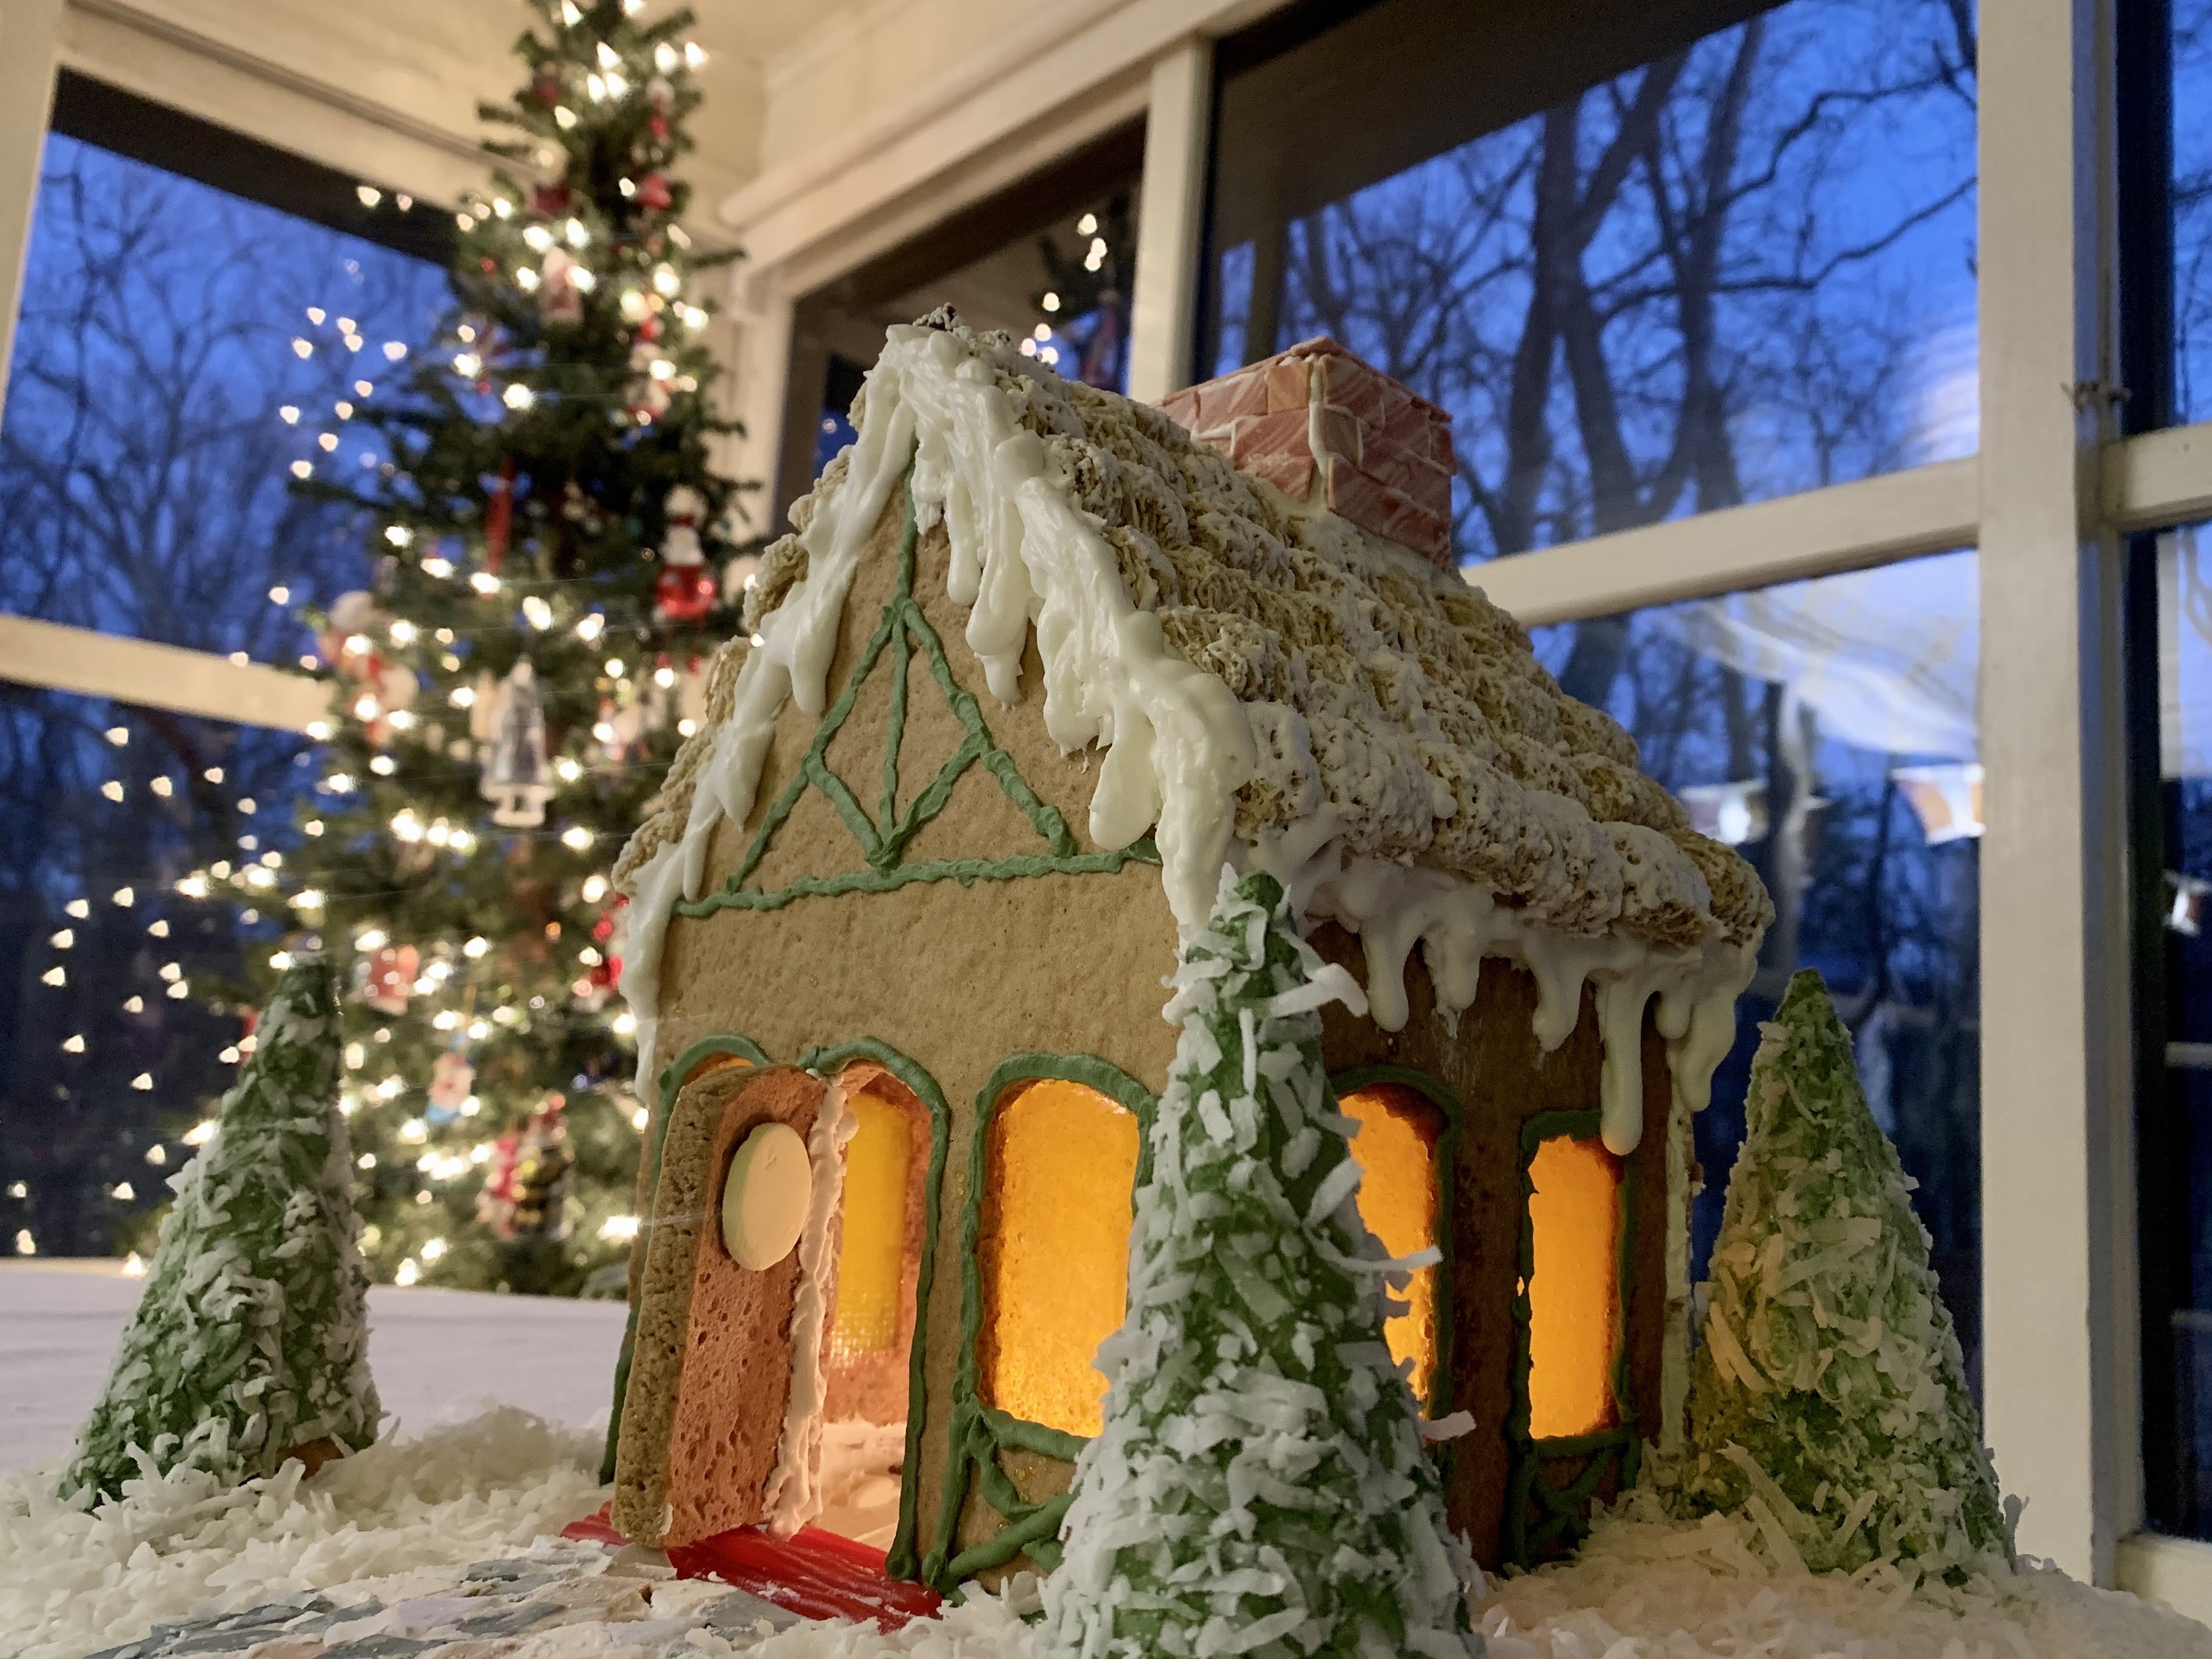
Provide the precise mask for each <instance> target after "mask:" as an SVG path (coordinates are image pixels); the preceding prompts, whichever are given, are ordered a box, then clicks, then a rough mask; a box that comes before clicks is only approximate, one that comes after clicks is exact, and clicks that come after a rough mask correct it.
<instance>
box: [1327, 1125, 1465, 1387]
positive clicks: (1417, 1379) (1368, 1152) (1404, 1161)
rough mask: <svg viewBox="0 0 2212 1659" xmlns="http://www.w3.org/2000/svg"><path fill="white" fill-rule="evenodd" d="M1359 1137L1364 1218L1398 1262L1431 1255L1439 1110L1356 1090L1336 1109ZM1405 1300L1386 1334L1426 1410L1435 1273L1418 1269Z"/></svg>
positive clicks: (1355, 1143)
mask: <svg viewBox="0 0 2212 1659" xmlns="http://www.w3.org/2000/svg"><path fill="white" fill-rule="evenodd" d="M1339 1105H1340V1106H1341V1107H1342V1108H1343V1110H1344V1115H1346V1117H1348V1118H1352V1119H1353V1120H1354V1121H1357V1122H1358V1125H1359V1129H1358V1133H1355V1134H1354V1135H1353V1136H1352V1158H1353V1159H1354V1160H1355V1161H1356V1162H1357V1163H1358V1165H1359V1170H1360V1179H1359V1218H1360V1219H1361V1220H1362V1221H1364V1222H1365V1223H1366V1224H1367V1230H1368V1231H1370V1232H1371V1233H1373V1234H1374V1235H1375V1237H1377V1238H1379V1239H1381V1240H1382V1241H1383V1249H1386V1250H1388V1251H1389V1253H1390V1254H1391V1255H1394V1256H1407V1255H1413V1254H1414V1253H1415V1252H1416V1251H1419V1250H1425V1249H1430V1248H1431V1246H1433V1245H1434V1244H1435V1243H1436V1242H1437V1138H1438V1136H1439V1135H1440V1134H1441V1133H1443V1123H1442V1122H1441V1121H1440V1117H1439V1114H1438V1113H1437V1109H1436V1108H1435V1107H1433V1106H1431V1105H1430V1104H1429V1103H1428V1102H1426V1101H1425V1100H1423V1099H1422V1098H1421V1097H1420V1096H1419V1095H1418V1094H1416V1093H1415V1092H1414V1091H1413V1090H1411V1089H1408V1088H1405V1087H1403V1086H1402V1085H1396V1084H1374V1085H1369V1086H1368V1087H1366V1088H1364V1089H1355V1090H1354V1091H1352V1092H1351V1093H1350V1094H1347V1095H1346V1096H1344V1097H1342V1099H1341V1100H1340V1102H1339ZM1409 1279H1410V1281H1411V1282H1410V1283H1409V1284H1408V1285H1407V1287H1406V1290H1405V1291H1403V1292H1402V1293H1400V1292H1396V1291H1393V1292H1392V1294H1393V1295H1394V1296H1395V1297H1397V1299H1398V1300H1400V1301H1401V1302H1403V1303H1405V1304H1406V1311H1405V1312H1404V1313H1401V1314H1399V1315H1397V1316H1395V1317H1393V1318H1392V1319H1391V1320H1390V1322H1389V1323H1388V1324H1387V1325H1385V1326H1384V1327H1383V1336H1384V1339H1385V1340H1388V1341H1389V1345H1390V1357H1391V1358H1393V1359H1395V1360H1398V1361H1399V1362H1401V1364H1402V1363H1405V1362H1407V1361H1410V1362H1411V1363H1412V1364H1413V1376H1412V1378H1411V1382H1412V1385H1413V1398H1414V1399H1416V1400H1418V1401H1421V1402H1422V1403H1423V1405H1424V1406H1425V1405H1426V1404H1427V1402H1428V1399H1429V1391H1430V1389H1431V1386H1432V1385H1433V1383H1434V1381H1435V1377H1436V1368H1437V1270H1436V1269H1435V1268H1434V1267H1417V1268H1415V1269H1414V1270H1413V1273H1411V1274H1410V1275H1409Z"/></svg>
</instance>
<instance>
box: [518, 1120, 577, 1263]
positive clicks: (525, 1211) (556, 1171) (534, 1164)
mask: <svg viewBox="0 0 2212 1659" xmlns="http://www.w3.org/2000/svg"><path fill="white" fill-rule="evenodd" d="M567 1105H568V1098H567V1097H566V1096H564V1095H562V1093H561V1092H560V1091H558V1090H552V1091H548V1092H547V1094H546V1096H545V1098H544V1100H543V1101H542V1102H540V1103H539V1104H538V1109H537V1110H536V1111H535V1112H533V1113H532V1114H531V1115H530V1129H529V1132H528V1133H526V1134H525V1135H524V1136H523V1138H522V1150H521V1154H520V1157H519V1158H517V1159H516V1161H515V1166H514V1209H513V1217H512V1221H511V1225H512V1227H513V1234H514V1236H515V1237H518V1238H544V1239H552V1240H559V1239H563V1238H566V1237H568V1171H569V1170H571V1169H573V1168H574V1167H575V1163H576V1155H575V1153H574V1151H573V1150H572V1149H571V1148H570V1147H569V1145H568V1121H567V1119H566V1117H565V1116H564V1115H563V1113H564V1109H565V1108H566V1107H567Z"/></svg>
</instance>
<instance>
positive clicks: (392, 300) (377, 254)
mask: <svg viewBox="0 0 2212 1659" xmlns="http://www.w3.org/2000/svg"><path fill="white" fill-rule="evenodd" d="M45 166H46V171H45V175H44V177H43V179H41V181H40V190H39V198H38V204H37V208H36V213H35V218H34V222H33V228H32V234H31V241H30V248H29V254H28V262H27V269H26V270H25V274H24V289H23V308H22V316H21V323H20V325H19V326H18V328H17V330H16V334H15V359H14V364H13V368H12V370H11V372H10V374H9V383H8V388H7V392H8V396H7V403H6V408H5V415H4V421H0V501H6V502H7V503H8V510H7V512H6V513H5V514H4V516H0V610H5V611H11V612H14V613H15V614H17V615H19V616H29V617H40V618H43V619H44V620H46V621H49V622H58V623H71V624H73V625H75V626H76V627H80V628H91V629H99V630H100V631H101V632H103V633H109V634H126V635H133V636H135V637H137V638H140V639H148V640H158V641H162V642H163V643H165V644H170V645H179V646H186V647H192V648H194V649H197V650H203V651H215V652H222V653H235V652H243V653H246V655H247V656H248V657H250V658H252V659H257V660H260V661H268V662H277V661H282V662H289V661H290V660H291V659H294V658H295V657H296V656H298V655H299V654H301V652H303V651H304V650H306V649H307V643H308V642H307V631H306V629H304V627H303V626H302V625H301V622H300V621H299V619H298V616H297V608H298V607H299V606H300V605H304V604H308V603H316V604H320V605H328V604H329V603H330V602H331V600H332V599H335V598H336V597H337V595H338V594H339V593H340V592H344V591H346V590H347V589H349V588H354V587H358V586H362V582H363V580H364V579H365V577H366V575H367V570H366V567H365V565H364V562H363V560H362V538H361V536H360V534H359V532H358V530H357V528H356V526H354V524H353V521H352V517H351V515H350V513H349V512H348V511H347V509H345V508H343V507H339V506H334V505H331V504H326V503H318V502H313V501H306V500H303V499H301V497H299V496H297V495H294V494H293V493H292V490H291V489H290V485H291V483H292V480H293V477H295V474H301V470H302V469H305V470H306V471H307V472H309V473H313V474H319V475H320V476H322V477H341V478H343V477H346V476H348V475H349V474H350V473H352V472H354V471H357V470H359V469H361V468H364V467H375V466H378V465H382V464H383V462H384V460H385V459H386V458H385V457H384V456H383V454H382V453H380V451H379V449H378V448H377V447H375V446H374V444H371V443H368V442H364V441H362V440H365V439H367V438H368V436H369V435H368V433H367V432H366V431H362V432H361V433H360V435H358V436H356V434H355V432H354V430H353V429H352V428H349V426H348V425H347V421H348V419H349V416H350V415H351V412H352V410H353V407H354V404H355V401H356V399H358V398H362V397H364V396H366V395H367V389H368V387H369V386H373V385H374V383H375V381H376V380H378V379H379V378H380V377H381V376H382V375H384V374H387V373H390V372H394V371H395V370H396V368H397V367H398V364H399V363H400V362H402V361H403V360H404V357H405V356H406V354H407V353H408V352H409V351H410V350H412V349H414V348H416V346H418V345H420V344H422V343H423V342H424V341H426V340H428V338H429V337H431V333H432V331H433V327H434V325H435V322H436V319H437V318H438V315H439V313H440V312H441V310H442V309H443V308H444V307H445V306H446V304H447V301H448V298H449V294H448V290H447V283H446V276H445V273H444V271H443V270H440V269H438V268H437V267H435V266H433V265H430V264H426V263H424V262H423V261H422V260H419V259H415V258H410V257H408V256H407V255H405V254H402V253H398V252H393V251H392V250H391V249H389V248H386V247H383V246H379V245H378V244H375V243H373V242H368V241H364V240H361V239H359V238H357V237H350V236H345V235H342V234H339V233H337V232H336V231H332V230H327V229H325V228H323V227H321V226H319V225H315V224H311V223H309V222H307V221H306V220H303V219H299V218H295V217H294V216H291V215H289V214H286V213H282V212H279V211H278V210H276V209H275V208H270V207H265V206H263V205H261V204H258V203H255V202H249V201H246V200H242V199H241V198H240V197H235V196H231V195H228V194H227V193H225V192H224V191H219V190H216V189H213V188H211V187H210V186H208V185H203V184H199V183H197V182H195V181H193V180H191V179H183V178H179V177H178V176H177V175H176V174H174V173H167V172H164V171H162V170H161V168H159V167H149V166H148V165H146V164H145V163H143V162H141V161H129V160H126V159H125V158H123V157H121V156H118V155H112V154H111V153H109V152H108V151H106V150H103V149H98V148H96V147H94V146H93V145H91V144H88V143H82V142H80V141H79V140H76V139H73V138H70V137H64V136H63V135H62V134H59V133H54V134H50V135H49V136H48V137H47V140H46V163H45ZM303 476H304V475H303ZM272 599H274V600H276V603H273V604H272V603H271V600H272Z"/></svg>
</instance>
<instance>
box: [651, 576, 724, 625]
mask: <svg viewBox="0 0 2212 1659" xmlns="http://www.w3.org/2000/svg"><path fill="white" fill-rule="evenodd" d="M717 586H719V584H717V583H716V582H715V580H714V575H713V574H712V573H711V572H710V571H708V568H707V567H706V566H705V565H703V564H669V565H663V566H662V567H661V568H660V574H659V577H657V578H656V579H655V580H654V581H653V610H654V611H655V612H656V613H658V615H659V617H660V620H661V621H663V622H665V623H689V622H697V621H698V620H699V618H700V617H703V616H705V615H706V614H707V613H708V611H712V610H713V609H714V592H715V589H716V587H717Z"/></svg>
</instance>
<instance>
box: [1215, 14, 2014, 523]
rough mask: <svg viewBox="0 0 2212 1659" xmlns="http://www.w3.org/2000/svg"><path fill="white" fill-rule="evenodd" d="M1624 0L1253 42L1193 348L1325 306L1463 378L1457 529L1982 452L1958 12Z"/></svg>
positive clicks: (1295, 322) (1437, 382)
mask: <svg viewBox="0 0 2212 1659" xmlns="http://www.w3.org/2000/svg"><path fill="white" fill-rule="evenodd" d="M1599 9H1600V10H1606V9H1608V8H1607V7H1602V6H1601V7H1600V8H1599ZM1610 9H1616V10H1619V11H1620V12H1621V13H1622V16H1621V18H1620V27H1617V28H1615V27H1598V26H1595V25H1594V24H1593V23H1592V22H1591V21H1590V20H1589V17H1587V16H1586V15H1584V9H1582V8H1541V7H1535V8H1495V9H1492V12H1491V13H1486V15H1485V22H1484V23H1483V25H1482V26H1480V27H1470V26H1469V24H1468V14H1467V11H1466V9H1465V8H1464V7H1462V6H1456V5H1454V4H1452V3H1450V0H1389V3H1386V4H1383V5H1381V6H1378V7H1375V8H1372V9H1367V10H1364V11H1363V12H1361V13H1360V14H1359V15H1358V16H1356V17H1354V18H1352V20H1350V21H1347V22H1345V23H1342V24H1340V25H1338V26H1336V27H1333V28H1331V29H1329V30H1328V31H1326V32H1325V33H1322V34H1320V35H1318V36H1317V37H1316V38H1314V39H1311V40H1308V41H1306V42H1305V43H1304V44H1302V45H1299V46H1296V47H1294V48H1292V49H1291V50H1290V51H1287V52H1280V53H1278V54H1276V55H1273V56H1272V57H1268V58H1265V59H1263V60H1262V61H1261V62H1259V63H1258V64H1255V65H1254V66H1252V67H1250V68H1247V69H1242V70H1239V69H1237V68H1235V67H1233V66H1232V67H1231V69H1230V70H1228V72H1227V73H1225V76H1224V80H1223V84H1222V89H1221V98H1220V115H1219V122H1218V128H1217V137H1216V147H1215V162H1214V173H1213V189H1212V203H1213V208H1212V218H1211V221H1210V224H1209V233H1210V234H1209V245H1210V247H1211V249H1212V252H1211V254H1210V255H1209V258H1208V261H1207V267H1206V280H1207V283H1208V287H1209V293H1208V295H1207V298H1206V306H1205V307H1204V308H1203V316H1204V323H1203V327H1202V337H1201V339H1200V354H1199V362H1200V366H1201V372H1202V374H1203V375H1207V376H1210V375H1213V374H1225V373H1227V372H1229V371H1231V370H1233V369H1234V368H1237V367H1238V366H1239V365H1240V364H1243V363H1246V362H1255V361H1257V360H1259V359H1260V358H1262V357H1265V356H1269V355H1271V354H1272V353H1273V352H1275V351H1277V350H1279V349H1283V348H1285V347H1287V346H1289V345H1291V344H1292V343H1295V342H1297V341H1298V340H1301V339H1304V338H1306V337H1310V336H1313V335H1316V334H1328V335H1332V336H1334V337H1335V338H1337V339H1338V340H1339V341H1340V342H1341V343H1344V344H1345V345H1346V346H1348V347H1350V348H1351V349H1352V350H1353V351H1355V352H1357V353H1358V355H1359V356H1362V357H1364V359H1366V360H1367V361H1368V362H1370V363H1373V364H1374V365H1376V367H1377V368H1382V369H1383V370H1385V371H1386V372H1388V373H1389V374H1392V375H1394V376H1395V377H1396V378H1397V379H1398V380H1402V381H1403V382H1405V384H1407V386H1411V387H1413V389H1414V390H1415V391H1417V392H1421V393H1423V394H1424V395H1425V396H1427V397H1429V398H1432V399H1433V400H1435V401H1436V402H1437V403H1438V404H1442V405H1443V406H1444V407H1445V408H1446V409H1448V410H1450V411H1451V413H1452V416H1453V417H1454V420H1455V428H1454V436H1455V441H1456V448H1457V454H1458V464H1457V477H1456V479H1455V486H1454V491H1453V518H1454V544H1455V548H1456V550H1457V552H1458V554H1459V556H1460V557H1461V558H1462V560H1476V559H1486V558H1490V557H1492V556H1497V555H1500V554H1508V553H1516V552H1520V551H1522V550H1527V549H1529V548H1533V547H1541V546H1546V545H1550V544H1557V543H1562V542H1568V541H1572V540H1576V539H1577V538H1582V537H1586V536H1589V535H1593V534H1596V533H1600V532H1608V531H1617V530H1622V529H1626V528H1630V527H1632V526H1637V525H1642V524H1649V523H1653V522H1656V521H1657V520H1664V519H1668V518H1674V517H1678V516H1680V515H1683V514H1686V513H1695V512H1699V511H1703V510H1705V509H1709V508H1713V507H1728V506H1732V505H1735V504H1736V503H1739V502H1742V501H1754V500H1758V499H1760V498H1763V497H1766V496H1772V495H1782V494H1786V493H1788V492H1790V491H1793V490H1799V489H1808V488H1810V487H1813V486H1815V485H1820V484H1826V483H1838V482H1841V481H1844V480H1846V479H1851V478H1857V477H1865V476H1868V475H1869V474H1873V473H1877V472H1882V471H1889V470H1892V469H1894V468H1898V467H1902V466H1909V465H1915V464H1917V463H1921V462H1925V461H1933V460H1938V459H1945V458H1947V457H1951V456H1957V455H1963V454H1967V453H1972V451H1973V449H1974V448H1975V446H1976V442H1977V434H1978V413H1977V407H1976V395H1977V393H1976V381H1975V375H1976V334H1975V301H1974V277H1973V260H1974V240H1973V239H1974V176H1975V175H1974V167H1975V160H1974V103H1973V100H1974V75H1973V70H1972V61H1973V50H1974V43H1973V40H1972V34H1971V28H1970V26H1969V25H1967V24H1966V23H1964V22H1962V21H1961V19H1962V18H1963V17H1964V16H1965V15H1966V9H1965V8H1962V7H1958V6H1954V5H1953V4H1951V3H1948V0H1792V3H1790V4H1787V5H1784V6H1781V7H1779V8H1777V9H1774V10H1771V11H1768V12H1765V13H1763V14H1762V15H1759V16H1757V17H1754V18H1753V19H1752V20H1751V21H1748V22H1745V23H1742V24H1740V25H1738V26H1736V27H1731V28H1728V29H1723V30H1722V31H1720V32H1718V33H1713V34H1709V35H1707V36H1705V38H1704V39H1702V40H1691V39H1682V40H1669V39H1665V38H1663V31H1664V29H1665V28H1666V27H1668V24H1667V23H1666V22H1665V21H1664V19H1663V18H1655V17H1650V16H1646V15H1643V14H1644V13H1646V12H1650V11H1653V10H1656V9H1650V8H1631V7H1625V6H1624V7H1615V8H1610ZM1626 50H1632V51H1633V52H1634V53H1635V55H1634V56H1631V57H1629V58H1626V61H1625V62H1617V61H1614V60H1616V59H1618V58H1620V56H1621V54H1622V52H1624V51H1626ZM1234 56H1235V54H1234V53H1233V52H1231V53H1226V54H1225V61H1228V60H1232V59H1233V58H1234ZM1532 64H1533V65H1537V66H1539V67H1538V68H1534V69H1532V68H1531V65H1532ZM1561 66H1571V67H1570V68H1562V67H1561Z"/></svg>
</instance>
